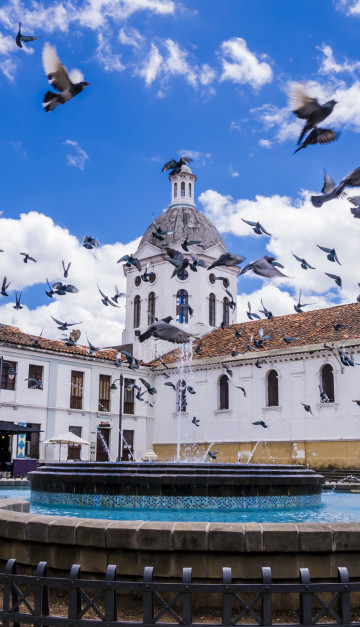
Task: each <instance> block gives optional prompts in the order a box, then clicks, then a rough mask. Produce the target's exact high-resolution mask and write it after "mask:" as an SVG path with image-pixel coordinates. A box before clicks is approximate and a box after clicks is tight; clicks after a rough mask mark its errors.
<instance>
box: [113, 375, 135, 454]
mask: <svg viewBox="0 0 360 627" xmlns="http://www.w3.org/2000/svg"><path fill="white" fill-rule="evenodd" d="M116 381H120V386H119V387H120V405H119V443H118V456H117V458H116V461H117V462H120V461H121V460H122V450H123V446H122V445H123V430H122V404H123V387H124V375H123V374H121V375H120V377H118V378H117V379H115V381H113V382H112V384H111V385H110V390H111V392H114V390H117V389H118V388H117V385H116ZM132 388H133V386H132V385H127V386H126V389H127V391H128V392H130V390H132Z"/></svg>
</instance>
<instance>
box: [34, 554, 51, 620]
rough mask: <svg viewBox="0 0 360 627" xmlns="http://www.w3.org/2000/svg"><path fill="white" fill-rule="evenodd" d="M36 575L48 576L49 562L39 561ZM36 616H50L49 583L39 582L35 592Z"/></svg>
mask: <svg viewBox="0 0 360 627" xmlns="http://www.w3.org/2000/svg"><path fill="white" fill-rule="evenodd" d="M35 576H36V577H47V563H46V562H39V563H38V565H37V568H36V574H35ZM34 597H35V598H34V611H35V616H49V588H48V586H47V584H46V583H45V584H43V583H39V585H38V586H36V587H35V594H34Z"/></svg>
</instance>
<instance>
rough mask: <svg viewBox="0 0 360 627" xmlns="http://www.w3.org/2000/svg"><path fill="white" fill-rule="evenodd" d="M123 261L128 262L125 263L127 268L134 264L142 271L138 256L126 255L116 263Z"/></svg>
mask: <svg viewBox="0 0 360 627" xmlns="http://www.w3.org/2000/svg"><path fill="white" fill-rule="evenodd" d="M122 261H125V262H126V263H125V265H126V267H127V268H131V266H134V267H135V268H136V269H137V270H139V272H141V264H140V261H139V260H138V259H137V258H136V257H133V255H124V256H123V257H121V259H118V261H117V262H116V263H121V262H122Z"/></svg>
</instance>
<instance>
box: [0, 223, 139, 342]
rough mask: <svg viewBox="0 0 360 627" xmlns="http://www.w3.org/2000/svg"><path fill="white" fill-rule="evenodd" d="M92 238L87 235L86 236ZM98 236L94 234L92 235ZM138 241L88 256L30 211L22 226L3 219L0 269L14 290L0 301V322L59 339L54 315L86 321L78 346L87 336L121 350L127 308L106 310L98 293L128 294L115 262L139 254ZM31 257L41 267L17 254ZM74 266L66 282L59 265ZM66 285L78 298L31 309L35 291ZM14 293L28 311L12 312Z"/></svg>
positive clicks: (74, 240) (69, 236) (66, 235)
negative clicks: (74, 289) (30, 298)
mask: <svg viewBox="0 0 360 627" xmlns="http://www.w3.org/2000/svg"><path fill="white" fill-rule="evenodd" d="M87 235H89V233H87ZM92 235H95V236H96V234H92ZM138 242H139V240H135V241H133V242H130V243H129V244H125V245H124V244H121V243H115V244H106V245H104V246H99V248H98V249H94V250H86V249H85V248H84V247H83V246H82V244H81V242H79V241H78V240H77V238H76V237H75V236H74V235H72V234H71V233H69V231H68V230H67V229H64V228H62V227H60V226H58V225H56V224H54V222H53V221H52V219H51V218H49V217H47V216H45V215H44V214H41V213H37V212H35V211H32V212H30V213H27V214H25V213H24V214H21V216H20V218H19V219H18V220H14V219H9V218H4V217H0V248H3V249H4V251H5V252H4V253H0V254H1V268H2V272H3V275H5V276H6V277H7V278H8V280H9V281H11V285H10V288H9V298H6V297H4V296H1V297H0V320H1V322H2V323H5V324H11V325H14V326H17V327H19V328H20V329H21V330H24V331H26V332H28V333H33V334H39V333H40V331H41V329H44V337H48V338H55V339H61V332H60V331H58V330H57V328H56V326H55V324H54V322H53V321H52V320H51V317H50V316H51V315H52V316H54V317H55V318H57V319H58V320H66V321H67V322H75V321H78V320H79V321H80V320H82V324H80V325H79V327H78V328H79V329H80V330H81V332H82V336H81V339H80V342H79V343H80V344H86V334H88V336H89V339H90V340H91V341H92V342H93V343H95V344H97V345H98V346H110V345H113V344H121V332H122V329H123V326H124V319H125V303H124V299H121V301H119V302H120V308H119V309H117V308H115V307H114V308H113V307H105V306H104V305H103V304H102V302H101V300H100V298H101V297H100V294H99V292H98V289H97V284H99V286H100V287H101V289H102V291H103V292H104V293H105V294H107V295H109V296H113V289H114V285H115V284H116V285H117V286H118V287H119V289H120V291H122V292H125V290H126V284H125V277H124V275H123V271H122V268H121V264H117V263H116V262H117V260H118V259H119V258H120V257H122V256H123V255H124V254H129V253H132V252H134V251H135V250H136V248H137V246H138ZM22 251H24V252H29V253H30V254H31V256H33V257H35V259H37V263H33V262H30V261H29V262H28V264H24V263H23V261H22V257H21V256H20V255H19V252H22ZM62 259H64V261H65V262H66V263H68V262H69V261H71V262H72V265H71V268H70V271H69V276H68V278H67V279H64V278H63V274H62V266H61V260H62ZM46 277H47V278H48V279H49V281H50V283H53V282H54V281H57V280H63V282H65V283H70V284H72V285H75V286H76V287H77V288H78V290H79V293H78V294H67V295H66V296H55V297H54V298H53V299H48V303H47V304H46V305H40V306H38V307H35V308H34V309H29V308H28V307H27V305H26V302H27V296H28V294H29V293H30V289H31V287H32V286H34V285H37V284H44V290H45V289H48V288H47V286H46V283H45V278H46ZM13 290H18V291H19V290H22V292H23V293H22V301H23V305H24V309H22V310H20V311H16V310H15V309H13V304H14V294H13Z"/></svg>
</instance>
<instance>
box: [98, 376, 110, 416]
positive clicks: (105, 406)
mask: <svg viewBox="0 0 360 627" xmlns="http://www.w3.org/2000/svg"><path fill="white" fill-rule="evenodd" d="M110 385H111V376H110V375H109V374H99V398H98V411H104V412H109V411H110V406H111V400H110V399H111V393H110ZM104 393H105V394H106V396H107V398H106V396H101V395H102V394H104Z"/></svg>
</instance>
